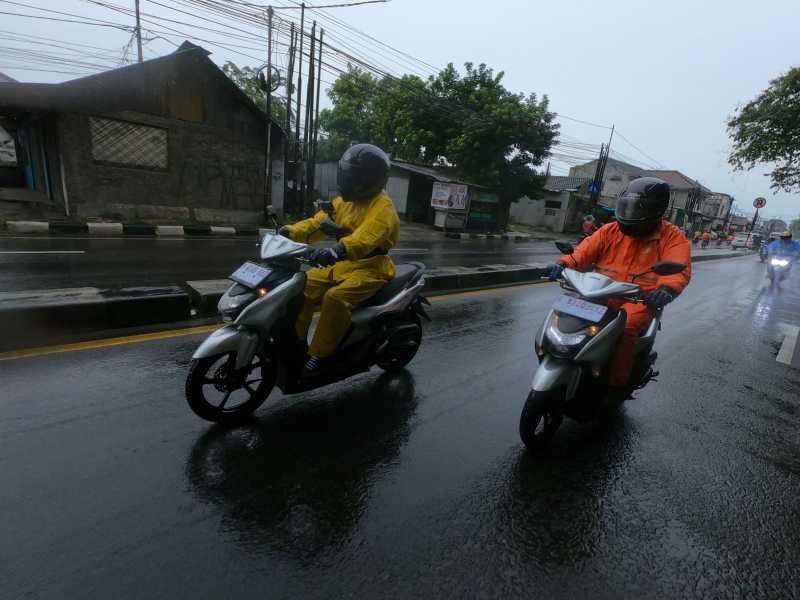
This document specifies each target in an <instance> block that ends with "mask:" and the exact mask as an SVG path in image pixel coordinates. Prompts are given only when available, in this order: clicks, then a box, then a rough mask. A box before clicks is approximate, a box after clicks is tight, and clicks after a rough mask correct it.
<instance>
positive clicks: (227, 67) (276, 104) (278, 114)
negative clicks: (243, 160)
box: [222, 61, 286, 123]
mask: <svg viewBox="0 0 800 600" xmlns="http://www.w3.org/2000/svg"><path fill="white" fill-rule="evenodd" d="M222 72H223V73H225V75H227V76H228V78H229V79H230V80H231V81H233V82H234V83H235V84H236V85H237V86H239V89H240V90H242V91H243V92H244V93H245V94H247V96H248V98H250V99H251V100H252V101H253V102H254V103H255V105H256V106H257V107H258V108H260V109H261V110H262V111H264V112H265V113H266V112H267V96H266V94H265V93H264V91H263V89H262V83H261V82H260V81H259V77H258V71H256V70H255V69H254V68H253V67H248V66H244V67H240V66H238V65H236V64H234V63H232V62H231V61H228V62H226V63H225V64H224V65H223V66H222ZM273 73H274V72H273ZM282 83H283V81H278V82H277V84H278V85H281V84H282ZM272 116H273V118H274V119H275V121H277V122H278V123H283V122H284V121H285V120H286V107H285V104H284V102H283V100H282V99H281V98H279V97H277V96H275V95H274V94H273V96H272Z"/></svg>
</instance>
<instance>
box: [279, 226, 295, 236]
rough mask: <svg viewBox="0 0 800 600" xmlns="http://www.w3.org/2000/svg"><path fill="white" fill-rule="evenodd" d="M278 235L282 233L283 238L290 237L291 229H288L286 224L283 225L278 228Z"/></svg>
mask: <svg viewBox="0 0 800 600" xmlns="http://www.w3.org/2000/svg"><path fill="white" fill-rule="evenodd" d="M278 235H282V236H283V237H285V238H289V239H292V234H291V230H290V229H289V226H288V225H284V226H283V227H281V228H280V229H278Z"/></svg>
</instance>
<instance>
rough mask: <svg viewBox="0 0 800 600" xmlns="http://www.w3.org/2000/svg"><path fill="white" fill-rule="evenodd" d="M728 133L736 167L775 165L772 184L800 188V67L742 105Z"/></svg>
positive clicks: (793, 188) (748, 167)
mask: <svg viewBox="0 0 800 600" xmlns="http://www.w3.org/2000/svg"><path fill="white" fill-rule="evenodd" d="M728 133H729V135H730V137H731V140H732V142H733V149H732V151H731V153H730V156H729V157H728V162H729V163H730V164H731V165H732V166H733V168H734V169H735V170H737V171H738V170H750V169H752V168H753V167H755V166H756V165H757V164H762V163H769V164H774V165H775V167H774V168H773V169H772V172H771V173H770V179H771V182H772V184H771V187H772V188H773V189H776V190H784V191H787V192H791V191H794V190H800V68H797V67H795V68H792V69H789V71H788V72H787V73H786V74H785V75H782V76H780V77H778V78H777V79H774V80H772V81H771V82H770V85H769V87H768V88H767V89H766V90H764V91H763V92H761V94H759V95H758V97H757V98H756V99H755V100H752V101H751V102H748V103H747V104H745V105H744V106H741V107H739V108H738V109H737V111H736V113H735V114H734V115H733V116H732V117H731V118H730V119H729V120H728Z"/></svg>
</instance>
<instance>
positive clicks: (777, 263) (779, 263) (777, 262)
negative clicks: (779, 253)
mask: <svg viewBox="0 0 800 600" xmlns="http://www.w3.org/2000/svg"><path fill="white" fill-rule="evenodd" d="M769 264H771V265H772V266H773V267H785V266H786V265H788V264H789V261H788V260H786V259H784V258H773V259H772V260H771V261H770V262H769Z"/></svg>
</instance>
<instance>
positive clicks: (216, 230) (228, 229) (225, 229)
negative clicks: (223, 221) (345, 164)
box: [211, 225, 236, 235]
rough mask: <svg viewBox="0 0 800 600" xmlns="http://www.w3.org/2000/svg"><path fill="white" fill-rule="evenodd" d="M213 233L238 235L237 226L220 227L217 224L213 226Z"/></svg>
mask: <svg viewBox="0 0 800 600" xmlns="http://www.w3.org/2000/svg"><path fill="white" fill-rule="evenodd" d="M211 235H236V228H235V227H220V226H217V225H212V226H211Z"/></svg>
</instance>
